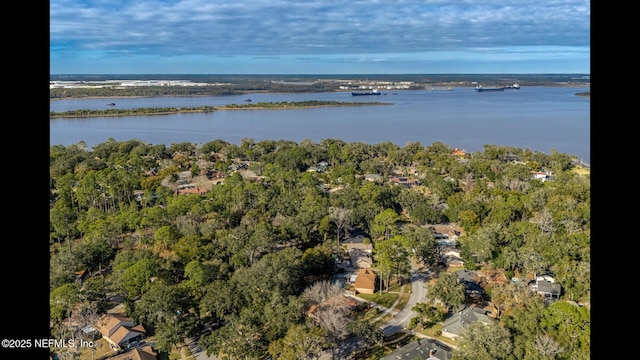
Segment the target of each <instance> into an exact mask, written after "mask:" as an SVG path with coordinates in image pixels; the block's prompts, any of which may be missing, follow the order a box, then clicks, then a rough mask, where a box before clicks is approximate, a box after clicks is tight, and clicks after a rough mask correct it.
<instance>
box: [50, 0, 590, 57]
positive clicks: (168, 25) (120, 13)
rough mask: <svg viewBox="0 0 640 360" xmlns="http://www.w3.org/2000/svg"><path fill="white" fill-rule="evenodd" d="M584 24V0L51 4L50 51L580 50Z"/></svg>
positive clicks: (94, 0)
mask: <svg viewBox="0 0 640 360" xmlns="http://www.w3.org/2000/svg"><path fill="white" fill-rule="evenodd" d="M589 18H590V2H589V1H585V0H564V1H563V0H551V1H528V0H502V1H496V0H484V1H472V0H469V1H461V0H451V1H446V0H440V1H438V0H432V1H429V0H427V1H425V0H397V1H360V0H351V1H344V0H332V1H326V0H323V1H317V0H308V1H294V0H274V1H266V0H252V1H247V0H235V1H210V0H176V1H172V0H140V1H135V2H131V1H121V0H115V1H103V0H88V1H73V0H52V1H51V2H50V44H51V45H50V52H51V58H52V61H57V60H58V59H62V58H66V57H67V56H69V57H73V56H75V57H76V58H77V57H78V55H77V54H78V53H81V52H86V51H91V52H94V53H95V54H102V56H106V55H108V56H124V57H128V56H134V55H139V56H147V55H154V56H169V57H174V56H190V57H193V56H210V57H222V56H231V55H236V56H284V55H292V56H293V55H298V56H302V55H323V56H326V55H342V54H345V55H347V54H398V53H400V54H420V53H426V52H433V51H435V52H438V51H454V52H455V51H465V52H467V51H469V52H473V49H478V48H506V47H512V46H513V47H538V48H541V47H545V46H556V47H582V48H585V47H586V48H588V47H589V44H590V21H589ZM52 65H54V64H52Z"/></svg>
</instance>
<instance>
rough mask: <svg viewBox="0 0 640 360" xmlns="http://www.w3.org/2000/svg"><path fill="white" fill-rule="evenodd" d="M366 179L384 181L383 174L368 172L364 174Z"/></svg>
mask: <svg viewBox="0 0 640 360" xmlns="http://www.w3.org/2000/svg"><path fill="white" fill-rule="evenodd" d="M364 179H365V180H367V181H371V182H381V181H382V175H380V174H366V175H365V176H364Z"/></svg>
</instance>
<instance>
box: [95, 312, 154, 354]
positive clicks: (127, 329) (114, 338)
mask: <svg viewBox="0 0 640 360" xmlns="http://www.w3.org/2000/svg"><path fill="white" fill-rule="evenodd" d="M98 329H99V331H100V333H101V334H102V336H103V337H105V338H107V339H108V340H109V341H110V342H112V343H113V344H116V345H118V346H119V345H120V344H121V343H122V342H125V341H128V340H129V339H132V338H134V337H136V336H138V335H140V334H146V332H147V331H146V330H145V329H144V327H143V326H142V325H135V323H134V322H133V320H132V319H131V318H129V317H127V316H124V315H120V314H104V315H102V316H101V317H100V320H99V321H98Z"/></svg>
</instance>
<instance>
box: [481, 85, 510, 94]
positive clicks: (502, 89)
mask: <svg viewBox="0 0 640 360" xmlns="http://www.w3.org/2000/svg"><path fill="white" fill-rule="evenodd" d="M476 91H478V92H481V91H504V87H499V86H491V87H482V85H478V86H476Z"/></svg>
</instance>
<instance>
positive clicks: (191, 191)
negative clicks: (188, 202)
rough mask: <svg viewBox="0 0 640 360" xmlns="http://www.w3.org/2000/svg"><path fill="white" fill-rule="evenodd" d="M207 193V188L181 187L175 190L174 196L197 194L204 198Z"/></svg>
mask: <svg viewBox="0 0 640 360" xmlns="http://www.w3.org/2000/svg"><path fill="white" fill-rule="evenodd" d="M207 191H208V190H207V188H201V187H195V186H188V187H183V188H180V189H178V190H176V195H191V194H198V195H202V196H204V195H205V194H206V193H207Z"/></svg>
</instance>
